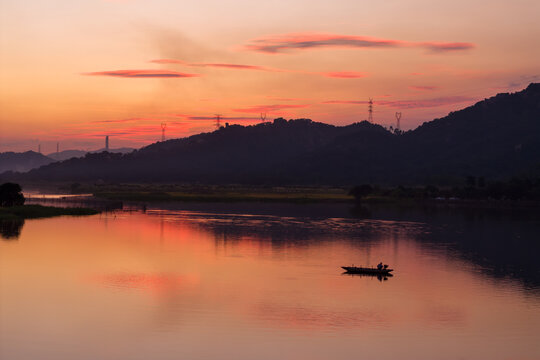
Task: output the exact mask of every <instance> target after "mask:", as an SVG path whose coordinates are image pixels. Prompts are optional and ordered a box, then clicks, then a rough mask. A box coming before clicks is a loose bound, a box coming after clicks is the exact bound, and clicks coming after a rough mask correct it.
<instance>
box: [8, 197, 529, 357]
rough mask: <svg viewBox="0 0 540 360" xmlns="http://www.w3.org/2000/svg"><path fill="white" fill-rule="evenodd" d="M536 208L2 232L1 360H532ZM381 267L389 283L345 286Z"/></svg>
mask: <svg viewBox="0 0 540 360" xmlns="http://www.w3.org/2000/svg"><path fill="white" fill-rule="evenodd" d="M539 218H540V217H538V216H535V215H534V214H531V212H530V211H522V212H516V211H513V212H510V211H475V210H453V209H433V208H431V209H418V208H362V209H356V210H351V209H349V208H348V206H347V205H306V206H299V205H257V204H249V205H242V204H234V205H231V204H217V205H212V204H201V205H197V204H193V205H167V206H162V207H160V206H156V207H155V208H152V209H148V210H147V211H146V213H141V212H131V213H130V212H116V213H108V214H101V215H96V216H91V217H80V218H73V217H61V218H53V219H42V220H27V221H25V222H24V224H22V223H20V224H13V223H10V224H6V223H4V224H3V225H2V233H3V239H2V240H1V241H0V357H1V358H2V359H6V360H7V359H15V360H19V359H55V360H58V359H92V360H95V359H111V360H112V359H114V360H118V359H145V360H146V359H240V360H241V359H291V360H293V359H294V360H297V359H392V360H395V359H415V360H418V359H430V360H431V359H490V360H493V359H523V360H525V359H540V341H538V339H539V336H538V334H539V332H540V265H539V264H538V263H539V261H538V256H539V254H540V251H539V249H540V244H539V242H540V240H539V239H540V236H539V235H540V221H539V220H538V219H539ZM381 260H382V261H384V262H386V263H389V264H391V266H392V267H393V268H394V269H395V275H394V276H393V277H390V278H388V279H387V280H384V279H378V278H377V277H365V276H350V275H343V274H342V271H340V266H342V265H349V264H356V265H361V264H366V265H368V264H369V265H371V264H376V263H378V262H379V261H381Z"/></svg>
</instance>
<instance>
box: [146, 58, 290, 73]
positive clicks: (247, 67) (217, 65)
mask: <svg viewBox="0 0 540 360" xmlns="http://www.w3.org/2000/svg"><path fill="white" fill-rule="evenodd" d="M150 62H152V63H156V64H179V65H183V66H191V67H213V68H225V69H232V70H256V71H285V70H279V69H272V68H268V67H264V66H258V65H246V64H229V63H190V62H187V61H182V60H175V59H156V60H151V61H150Z"/></svg>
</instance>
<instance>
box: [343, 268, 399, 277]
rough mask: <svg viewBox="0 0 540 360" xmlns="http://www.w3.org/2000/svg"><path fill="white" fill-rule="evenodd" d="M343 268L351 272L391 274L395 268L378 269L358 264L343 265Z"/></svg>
mask: <svg viewBox="0 0 540 360" xmlns="http://www.w3.org/2000/svg"><path fill="white" fill-rule="evenodd" d="M341 268H342V269H343V270H345V271H346V272H348V273H350V274H368V275H390V272H392V271H394V269H388V268H386V269H385V268H382V269H377V268H365V267H357V266H342V267H341Z"/></svg>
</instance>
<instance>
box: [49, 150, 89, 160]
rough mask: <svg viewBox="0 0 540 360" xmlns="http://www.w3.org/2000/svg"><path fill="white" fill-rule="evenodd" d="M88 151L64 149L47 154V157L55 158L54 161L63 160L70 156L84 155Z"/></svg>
mask: <svg viewBox="0 0 540 360" xmlns="http://www.w3.org/2000/svg"><path fill="white" fill-rule="evenodd" d="M87 153H88V151H84V150H64V151H60V152H54V153H50V154H48V155H47V157H49V158H51V159H53V160H55V161H63V160H67V159H71V158H74V157H76V158H79V157H83V156H84V155H86V154H87Z"/></svg>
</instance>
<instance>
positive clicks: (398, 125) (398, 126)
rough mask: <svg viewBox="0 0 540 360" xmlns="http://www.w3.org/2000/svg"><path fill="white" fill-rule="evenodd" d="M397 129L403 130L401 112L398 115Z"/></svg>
mask: <svg viewBox="0 0 540 360" xmlns="http://www.w3.org/2000/svg"><path fill="white" fill-rule="evenodd" d="M396 129H398V130H401V112H397V113H396Z"/></svg>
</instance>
